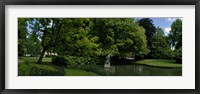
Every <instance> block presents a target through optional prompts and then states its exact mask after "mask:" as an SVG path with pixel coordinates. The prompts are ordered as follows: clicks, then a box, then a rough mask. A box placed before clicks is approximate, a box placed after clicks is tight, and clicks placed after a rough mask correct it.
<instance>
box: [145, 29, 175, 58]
mask: <svg viewBox="0 0 200 94" xmlns="http://www.w3.org/2000/svg"><path fill="white" fill-rule="evenodd" d="M152 40H153V41H152V47H151V52H150V53H149V56H150V57H151V58H154V59H172V58H173V55H172V49H171V47H170V43H169V41H168V37H167V36H165V35H164V32H163V30H162V29H161V28H159V27H157V29H156V33H155V34H154V35H153V37H152Z"/></svg>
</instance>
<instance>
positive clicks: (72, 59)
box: [65, 56, 99, 65]
mask: <svg viewBox="0 0 200 94" xmlns="http://www.w3.org/2000/svg"><path fill="white" fill-rule="evenodd" d="M65 58H66V60H67V62H68V64H69V65H77V64H80V65H83V64H96V63H97V62H99V59H98V57H78V56H65Z"/></svg>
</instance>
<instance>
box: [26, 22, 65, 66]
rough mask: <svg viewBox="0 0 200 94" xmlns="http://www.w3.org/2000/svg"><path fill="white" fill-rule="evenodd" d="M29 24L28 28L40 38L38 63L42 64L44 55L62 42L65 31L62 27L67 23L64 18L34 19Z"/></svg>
mask: <svg viewBox="0 0 200 94" xmlns="http://www.w3.org/2000/svg"><path fill="white" fill-rule="evenodd" d="M29 24H31V25H30V28H31V29H33V30H34V31H37V32H36V33H37V34H38V35H39V36H40V39H41V46H42V52H41V55H40V57H39V59H38V63H42V59H43V56H44V53H45V52H46V51H47V50H48V49H50V48H52V47H56V46H57V45H59V44H61V43H62V41H63V40H64V38H65V32H66V30H65V29H64V28H63V27H65V26H66V25H67V21H66V19H64V18H34V19H31V20H30V21H29Z"/></svg>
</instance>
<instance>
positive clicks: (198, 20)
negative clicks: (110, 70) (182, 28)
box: [0, 0, 200, 94]
mask: <svg viewBox="0 0 200 94" xmlns="http://www.w3.org/2000/svg"><path fill="white" fill-rule="evenodd" d="M6 5H195V83H196V84H195V89H64V90H63V89H19V90H17V89H5V81H6V79H5V63H6V62H5V58H6V57H5V50H6V49H5V41H6V40H5V32H6V31H5V6H6ZM0 14H1V16H0V31H1V32H0V45H1V46H0V60H1V62H0V92H1V93H2V94H199V79H200V78H199V67H200V65H199V57H198V56H199V47H200V43H199V42H200V41H199V40H200V33H199V32H200V26H199V25H200V0H1V1H0Z"/></svg>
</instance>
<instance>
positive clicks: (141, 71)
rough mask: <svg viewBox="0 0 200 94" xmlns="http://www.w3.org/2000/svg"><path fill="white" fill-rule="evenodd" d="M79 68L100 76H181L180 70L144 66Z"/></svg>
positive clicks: (88, 66) (89, 66)
mask: <svg viewBox="0 0 200 94" xmlns="http://www.w3.org/2000/svg"><path fill="white" fill-rule="evenodd" d="M73 68H79V69H82V70H86V71H91V72H95V73H97V74H100V75H102V76H181V75H182V68H159V67H150V66H145V65H137V64H136V65H111V66H110V67H104V66H102V65H86V66H85V65H82V66H76V67H73Z"/></svg>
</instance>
